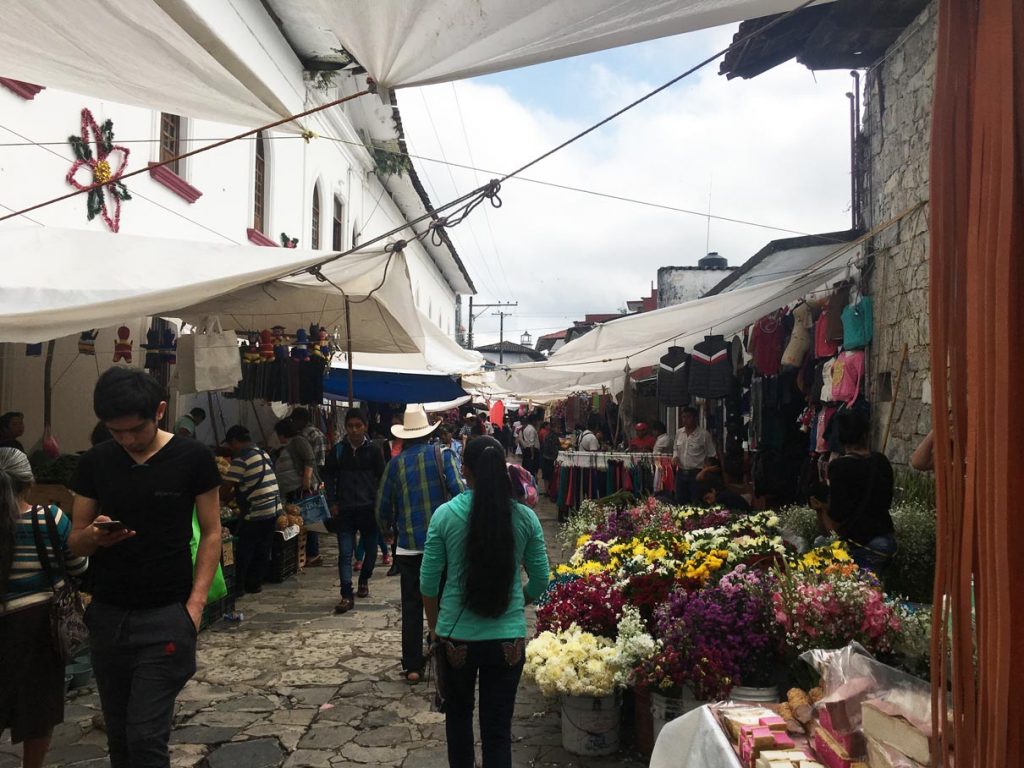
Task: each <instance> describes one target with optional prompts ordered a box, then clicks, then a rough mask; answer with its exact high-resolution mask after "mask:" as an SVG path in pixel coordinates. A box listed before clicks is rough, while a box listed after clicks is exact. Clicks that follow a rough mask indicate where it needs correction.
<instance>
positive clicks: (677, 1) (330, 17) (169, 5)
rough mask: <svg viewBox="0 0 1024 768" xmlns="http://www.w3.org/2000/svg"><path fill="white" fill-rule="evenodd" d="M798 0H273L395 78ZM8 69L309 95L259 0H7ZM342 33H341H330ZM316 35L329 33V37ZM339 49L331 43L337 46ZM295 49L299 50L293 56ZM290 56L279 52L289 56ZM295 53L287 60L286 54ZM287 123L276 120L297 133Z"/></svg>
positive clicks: (240, 92)
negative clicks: (238, 0) (236, 1)
mask: <svg viewBox="0 0 1024 768" xmlns="http://www.w3.org/2000/svg"><path fill="white" fill-rule="evenodd" d="M798 4H799V3H798V2H797V0H654V1H652V0H588V1H587V2H579V0H345V2H336V0H268V2H267V5H268V6H269V7H270V9H271V10H273V11H274V12H275V14H276V15H277V16H278V17H283V18H289V17H296V16H297V17H299V18H302V19H303V20H304V23H303V24H301V25H297V28H296V29H292V28H287V29H286V31H287V33H288V36H289V39H291V40H292V41H293V42H294V41H295V40H297V39H299V38H302V37H303V35H304V34H314V33H320V32H325V33H326V34H327V36H328V38H329V40H328V45H327V47H326V50H325V51H324V53H326V54H328V55H331V54H332V51H331V50H330V48H331V45H330V41H333V40H337V41H340V43H341V44H342V45H343V46H344V48H345V49H346V50H348V51H349V52H351V53H352V54H353V55H354V56H355V57H356V58H357V60H358V61H359V63H360V64H361V65H362V66H363V67H365V68H366V70H367V72H368V73H369V74H370V75H371V76H373V77H374V78H376V79H377V81H378V82H379V83H380V84H382V85H384V86H387V87H397V86H409V85H419V84H424V83H428V82H439V81H446V80H455V79H459V78H465V77H471V76H474V75H480V74H485V73H488V72H497V71H500V70H506V69H512V68H515V67H524V66H528V65H530V64H537V63H540V62H543V61H551V60H554V59H559V58H565V57H568V56H576V55H578V54H581V53H588V52H591V51H598V50H603V49H606V48H612V47H615V46H620V45H627V44H630V43H637V42H641V41H643V40H649V39H653V38H658V37H664V36H667V35H674V34H679V33H682V32H688V31H691V30H695V29H701V28H705V27H712V26H716V25H719V24H726V23H729V22H734V21H740V20H742V19H748V18H754V17H757V16H764V15H767V14H771V13H777V12H780V11H787V10H790V9H792V8H793V7H795V6H797V5H798ZM2 7H3V22H4V23H3V24H2V25H0V50H3V52H4V63H3V71H2V72H0V76H3V77H9V78H14V79H17V80H24V81H26V82H30V83H36V84H38V85H44V86H47V87H50V88H58V89H61V90H66V91H70V92H72V93H79V94H82V95H84V96H89V97H93V98H99V99H108V100H111V101H117V102H121V103H125V104H132V105H136V106H142V107H150V108H153V109H158V110H162V111H166V112H173V113H175V114H180V115H186V116H188V117H194V118H204V119H209V120H215V121H218V122H224V123H229V124H232V125H239V126H246V127H250V128H254V127H256V126H259V125H264V124H267V123H270V122H272V121H275V120H278V119H280V118H282V117H286V116H288V115H289V114H295V113H296V112H298V111H300V110H301V108H302V105H303V96H304V91H303V88H304V86H303V85H302V65H301V63H300V57H304V56H306V55H308V54H309V53H311V52H310V51H308V50H304V49H305V48H307V47H308V46H304V45H299V44H297V43H296V47H297V48H298V50H296V51H295V52H292V51H289V50H288V47H287V46H288V42H286V40H285V37H284V35H282V34H281V33H280V31H279V30H278V29H277V27H276V25H275V21H274V19H273V18H272V17H271V16H270V14H269V13H266V12H265V11H264V10H263V8H262V7H260V5H259V4H258V3H247V4H243V5H242V6H241V7H238V8H236V7H234V6H233V5H232V4H231V3H224V2H208V1H207V0H132V1H131V2H115V1H114V0H46V1H45V2H41V1H40V0H4V2H3V5H2ZM332 32H333V34H331V33H332ZM317 39H322V35H321V36H320V37H318V38H317ZM333 53H334V54H335V55H336V51H334V52H333ZM296 54H297V55H296ZM282 57H284V58H282ZM288 57H291V58H292V62H290V64H291V65H290V66H285V65H282V64H281V62H282V61H287V58H288ZM301 129H302V126H299V125H296V124H294V123H290V124H286V125H284V126H282V127H281V128H280V129H279V130H285V131H295V132H298V131H300V130H301Z"/></svg>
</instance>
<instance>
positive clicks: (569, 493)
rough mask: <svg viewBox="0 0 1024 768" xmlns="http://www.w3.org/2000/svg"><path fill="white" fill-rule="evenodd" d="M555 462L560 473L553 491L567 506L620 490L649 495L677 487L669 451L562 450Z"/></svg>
mask: <svg viewBox="0 0 1024 768" xmlns="http://www.w3.org/2000/svg"><path fill="white" fill-rule="evenodd" d="M555 463H556V466H557V469H558V472H557V474H556V475H555V487H554V488H553V489H552V494H553V495H554V496H555V498H556V500H557V503H558V506H559V508H563V509H574V508H576V507H578V506H579V505H580V503H581V502H582V501H585V500H587V499H600V498H604V497H605V496H610V495H612V494H613V493H616V492H617V491H623V490H625V491H629V492H631V493H634V494H636V495H637V496H646V495H651V494H655V493H661V492H667V493H673V492H674V490H675V471H674V469H673V468H672V457H671V456H667V455H665V454H660V453H659V454H655V453H623V452H618V451H562V452H561V453H559V454H558V458H557V459H556V462H555Z"/></svg>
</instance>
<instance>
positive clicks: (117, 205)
mask: <svg viewBox="0 0 1024 768" xmlns="http://www.w3.org/2000/svg"><path fill="white" fill-rule="evenodd" d="M90 133H91V134H92V137H91V139H90V135H89V134H90ZM90 141H92V142H93V143H95V145H96V150H95V153H94V152H93V149H92V147H90V146H89V142H90ZM68 143H69V144H71V149H72V150H74V153H75V162H74V164H73V165H72V166H71V170H70V171H68V175H67V176H66V177H65V179H66V181H67V183H68V184H70V185H71V186H73V187H74V188H75V189H79V190H89V195H88V199H87V202H86V213H87V214H88V217H89V221H92V220H93V219H94V218H96V215H97V214H99V215H100V216H102V217H103V221H105V222H106V224H107V226H108V227H109V228H110V231H111V232H117V231H118V229H120V227H121V201H122V200H131V199H132V196H131V195H130V194H128V188H127V187H125V185H124V183H123V182H121V181H119V179H120V178H121V176H122V175H123V174H124V169H125V166H127V165H128V155H129V150H128V148H127V147H121V146H118V145H115V144H114V122H113V121H112V120H107V121H106V122H104V123H103V126H102V127H100V126H99V125H97V124H96V119H95V118H94V117H93V116H92V112H90V111H89V110H88V109H83V110H82V134H81V136H69V137H68ZM83 169H88V170H87V173H88V174H89V175H88V176H86V177H85V180H84V183H83V182H82V181H79V180H78V178H77V175H78V173H79V171H81V170H83ZM104 191H106V192H107V195H104ZM108 199H109V200H110V201H111V205H112V207H113V210H114V214H113V216H111V215H110V213H109V211H108V208H107V200H108Z"/></svg>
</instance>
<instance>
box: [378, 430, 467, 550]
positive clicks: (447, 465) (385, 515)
mask: <svg viewBox="0 0 1024 768" xmlns="http://www.w3.org/2000/svg"><path fill="white" fill-rule="evenodd" d="M439 447H440V446H439ZM440 454H441V463H442V465H443V467H444V485H443V486H442V484H441V483H442V481H441V472H440V471H439V469H438V466H437V458H436V454H435V452H434V446H433V445H427V444H425V443H418V444H415V445H410V446H409V447H408V448H406V449H405V450H404V451H402V452H401V453H400V454H399V455H398V456H396V457H395V458H393V459H392V460H391V461H389V462H388V465H387V468H386V469H385V470H384V477H383V478H382V479H381V483H380V493H378V494H377V524H378V525H379V526H380V527H381V528H391V527H392V526H393V527H394V528H395V531H396V533H397V536H398V542H397V544H398V549H399V554H402V552H401V550H405V551H406V552H407V553H410V554H414V553H417V552H422V551H423V543H424V542H425V541H426V539H427V526H428V525H429V524H430V516H431V515H432V514H433V512H434V510H435V509H437V508H438V507H439V506H441V505H442V504H444V503H445V502H446V501H448V499H451V498H454V497H455V496H458V495H459V494H460V493H462V491H463V490H465V486H464V485H463V484H462V478H461V477H460V476H459V471H458V469H456V466H455V457H454V456H452V452H451V451H440Z"/></svg>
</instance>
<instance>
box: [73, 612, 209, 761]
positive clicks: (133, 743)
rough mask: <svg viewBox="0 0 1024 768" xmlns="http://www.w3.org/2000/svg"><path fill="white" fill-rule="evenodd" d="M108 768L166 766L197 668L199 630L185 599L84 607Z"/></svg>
mask: <svg viewBox="0 0 1024 768" xmlns="http://www.w3.org/2000/svg"><path fill="white" fill-rule="evenodd" d="M85 618H86V624H87V625H88V627H89V643H90V648H91V651H92V666H93V671H94V672H95V675H96V686H97V688H99V694H100V704H101V705H102V706H103V718H104V721H105V722H106V727H107V746H108V747H109V749H110V766H111V768H168V766H169V765H170V758H169V756H168V751H167V742H168V740H169V739H170V737H171V721H172V718H173V716H174V700H175V699H176V698H177V696H178V693H179V692H180V691H181V689H182V688H183V687H184V686H185V683H186V682H188V680H189V678H190V677H192V675H194V674H195V671H196V627H195V624H193V623H192V617H191V616H189V615H188V611H187V610H186V609H185V606H184V604H182V603H172V604H170V605H165V606H163V607H160V608H147V609H135V610H129V609H124V608H118V607H116V606H112V605H105V604H103V603H97V602H95V601H94V602H93V603H92V605H90V606H89V610H88V611H87V612H86V617H85Z"/></svg>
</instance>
